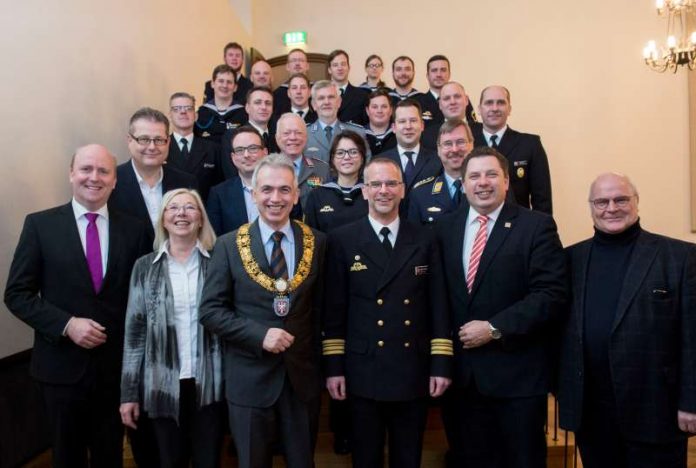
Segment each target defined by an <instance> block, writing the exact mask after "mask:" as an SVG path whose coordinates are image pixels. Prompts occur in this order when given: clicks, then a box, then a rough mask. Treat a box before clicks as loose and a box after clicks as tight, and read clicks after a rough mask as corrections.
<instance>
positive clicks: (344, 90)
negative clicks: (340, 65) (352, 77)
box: [340, 88, 346, 97]
mask: <svg viewBox="0 0 696 468" xmlns="http://www.w3.org/2000/svg"><path fill="white" fill-rule="evenodd" d="M340 89H341V97H343V95H344V94H346V89H345V88H340Z"/></svg>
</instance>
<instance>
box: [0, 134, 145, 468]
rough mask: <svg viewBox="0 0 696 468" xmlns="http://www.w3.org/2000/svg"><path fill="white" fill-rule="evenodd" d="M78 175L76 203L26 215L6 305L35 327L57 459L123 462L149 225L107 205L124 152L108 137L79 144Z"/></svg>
mask: <svg viewBox="0 0 696 468" xmlns="http://www.w3.org/2000/svg"><path fill="white" fill-rule="evenodd" d="M70 183H71V184H72V193H73V199H72V201H71V202H70V203H68V204H67V205H63V206H59V207H56V208H52V209H50V210H46V211H42V212H39V213H33V214H30V215H29V216H27V218H26V220H25V222H24V228H23V229H22V234H21V236H20V238H19V243H18V244H17V249H16V250H15V254H14V259H13V261H12V266H11V267H10V273H9V276H8V280H7V287H6V288H5V304H7V307H8V309H9V310H10V311H11V312H12V313H13V314H15V315H16V316H17V317H18V318H19V319H21V320H22V321H24V322H25V323H27V324H28V325H29V326H30V327H32V328H33V329H34V332H35V333H34V350H33V352H32V361H31V375H32V376H33V377H34V378H35V379H36V380H37V381H38V382H39V383H40V386H41V391H42V394H43V398H44V402H45V405H46V409H47V412H48V428H49V432H50V435H51V440H52V448H53V455H52V458H53V466H55V467H65V468H83V467H87V466H92V467H99V468H102V467H117V468H118V467H121V466H122V452H123V426H122V425H121V422H120V417H119V413H118V407H119V380H120V373H121V358H122V353H123V328H124V317H125V314H126V304H127V300H128V282H129V279H130V272H131V268H132V267H133V263H134V262H135V260H136V259H137V258H138V257H140V256H141V255H143V254H145V253H146V252H147V249H148V247H147V244H146V242H145V229H144V226H143V225H142V223H140V222H139V221H138V220H136V219H134V218H132V217H130V216H127V215H124V214H121V213H118V212H117V211H114V210H110V209H107V207H106V201H107V199H108V198H109V195H110V194H111V191H112V190H113V188H114V185H115V184H116V158H114V156H113V155H111V154H110V153H109V151H108V150H107V149H106V148H104V147H103V146H100V145H88V146H85V147H82V148H79V149H78V150H77V151H76V153H75V156H73V160H72V161H71V163H70ZM88 453H89V456H88ZM88 460H89V462H88Z"/></svg>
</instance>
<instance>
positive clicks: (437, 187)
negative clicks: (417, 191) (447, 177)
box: [431, 181, 442, 194]
mask: <svg viewBox="0 0 696 468" xmlns="http://www.w3.org/2000/svg"><path fill="white" fill-rule="evenodd" d="M440 192H442V181H438V182H435V183H434V184H433V191H432V192H431V193H432V194H436V193H440Z"/></svg>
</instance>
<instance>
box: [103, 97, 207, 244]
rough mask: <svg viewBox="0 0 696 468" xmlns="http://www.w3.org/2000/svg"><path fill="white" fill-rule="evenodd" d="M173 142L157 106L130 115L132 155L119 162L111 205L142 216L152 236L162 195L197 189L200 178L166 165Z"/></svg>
mask: <svg viewBox="0 0 696 468" xmlns="http://www.w3.org/2000/svg"><path fill="white" fill-rule="evenodd" d="M168 144H169V120H168V119H167V117H166V116H165V115H164V114H163V113H161V112H160V111H158V110H156V109H151V108H149V107H143V108H141V109H138V110H137V111H136V112H135V114H133V116H132V117H131V119H130V123H129V127H128V151H129V152H130V155H131V159H130V161H128V162H125V163H123V164H121V165H119V166H118V168H117V170H116V174H117V177H118V185H117V186H116V188H115V189H114V191H113V193H112V194H111V198H109V207H110V208H113V209H115V210H118V211H122V212H124V213H128V214H130V215H132V216H135V217H136V218H139V219H140V220H142V221H143V223H145V224H146V226H147V234H148V239H149V240H150V242H152V241H153V240H154V239H155V229H154V226H155V224H156V222H157V215H158V214H159V210H160V205H161V203H162V196H163V195H164V194H165V193H167V192H168V191H169V190H173V189H175V188H182V187H183V188H191V189H196V188H198V187H197V185H198V184H197V182H196V178H195V177H194V176H192V175H191V174H187V173H185V172H181V171H179V170H177V169H173V168H170V167H167V166H165V165H164V163H165V161H166V160H167V154H168V153H167V148H168Z"/></svg>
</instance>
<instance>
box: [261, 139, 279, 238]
mask: <svg viewBox="0 0 696 468" xmlns="http://www.w3.org/2000/svg"><path fill="white" fill-rule="evenodd" d="M261 137H262V138H263V144H264V146H265V147H266V149H267V150H268V152H269V153H270V152H271V150H270V148H271V137H270V135H269V134H268V132H263V135H261ZM281 234H282V233H281Z"/></svg>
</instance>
